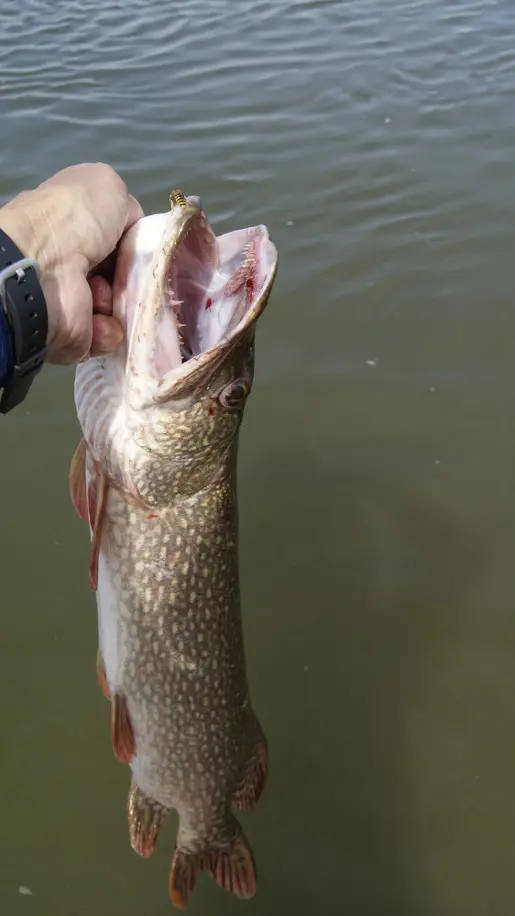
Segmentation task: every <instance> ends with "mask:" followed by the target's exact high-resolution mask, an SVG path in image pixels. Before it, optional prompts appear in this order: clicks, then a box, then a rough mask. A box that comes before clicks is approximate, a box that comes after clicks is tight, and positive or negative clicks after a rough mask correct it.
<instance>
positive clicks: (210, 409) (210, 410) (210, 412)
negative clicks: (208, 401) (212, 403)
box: [208, 407, 216, 417]
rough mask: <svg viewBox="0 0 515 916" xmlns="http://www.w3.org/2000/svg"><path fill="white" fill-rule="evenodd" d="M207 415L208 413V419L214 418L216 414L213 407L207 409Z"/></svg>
mask: <svg viewBox="0 0 515 916" xmlns="http://www.w3.org/2000/svg"><path fill="white" fill-rule="evenodd" d="M208 413H209V416H210V417H214V415H215V413H216V411H215V408H214V407H209V408H208Z"/></svg>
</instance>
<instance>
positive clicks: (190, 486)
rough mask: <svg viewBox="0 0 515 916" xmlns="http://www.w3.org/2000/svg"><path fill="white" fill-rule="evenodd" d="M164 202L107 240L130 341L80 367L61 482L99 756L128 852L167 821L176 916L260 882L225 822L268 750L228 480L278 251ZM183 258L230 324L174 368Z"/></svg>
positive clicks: (255, 788) (146, 847)
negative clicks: (107, 735)
mask: <svg viewBox="0 0 515 916" xmlns="http://www.w3.org/2000/svg"><path fill="white" fill-rule="evenodd" d="M170 200H171V210H170V213H169V214H163V215H162V217H161V218H155V217H147V218H145V219H143V220H141V221H140V223H139V224H136V226H135V227H133V229H131V230H130V231H129V233H128V234H127V236H126V237H125V238H124V240H122V243H121V245H120V249H119V254H118V263H117V268H116V273H115V281H114V314H115V315H116V316H117V317H118V318H119V319H120V320H122V323H124V321H125V317H126V314H127V313H130V314H132V315H133V325H132V327H129V328H128V332H129V333H128V339H127V340H126V341H124V343H123V344H121V345H120V347H119V348H118V350H117V351H116V352H115V353H114V354H112V355H111V356H108V357H102V358H97V359H91V360H89V361H88V362H87V363H84V364H81V365H79V366H78V367H77V371H76V379H75V403H76V407H77V415H78V418H79V422H80V424H81V427H82V432H83V439H82V440H81V443H80V444H79V446H78V448H77V451H76V453H75V455H74V458H73V460H72V467H71V471H70V487H71V495H72V499H73V502H74V504H75V506H76V508H77V511H78V512H79V514H80V516H81V518H83V519H84V521H86V522H87V523H88V525H89V529H90V539H91V547H90V581H91V584H92V586H93V588H94V589H95V591H96V598H97V610H98V631H99V650H98V656H97V677H98V681H99V684H100V686H101V688H102V691H103V692H104V694H105V696H106V697H107V698H108V699H109V701H110V703H111V738H112V746H113V750H114V753H115V755H116V757H117V758H118V759H119V760H120V761H121V762H122V763H125V764H128V765H129V766H130V769H131V772H132V778H131V785H130V790H129V796H128V800H127V812H128V822H129V835H130V841H131V845H132V847H133V849H134V850H135V851H136V852H137V853H138V854H139V855H141V856H143V857H147V856H149V855H151V854H152V852H153V850H154V849H155V846H156V843H157V841H158V837H159V831H160V829H161V826H162V824H163V822H164V820H165V819H166V816H167V814H168V812H169V811H170V810H172V809H175V810H176V811H177V813H178V817H179V828H178V833H177V840H176V847H175V851H174V855H173V859H172V865H171V870H170V878H169V893H170V898H171V900H172V902H173V903H174V905H176V906H178V907H184V906H186V905H187V903H188V899H189V895H190V893H191V891H192V889H193V887H194V884H195V880H196V876H197V874H198V872H199V871H202V870H205V871H207V872H208V873H209V874H210V875H211V877H212V878H213V879H214V881H215V882H216V883H217V884H218V885H219V886H220V887H222V888H224V889H226V890H229V891H232V892H233V893H234V894H236V895H237V896H239V897H241V898H247V897H251V896H252V895H253V894H254V892H255V889H256V867H255V863H254V857H253V853H252V851H251V848H250V846H249V843H248V841H247V839H246V837H245V835H244V833H243V830H242V827H241V824H240V822H239V820H238V819H237V817H236V814H235V812H238V811H246V810H248V809H250V808H252V807H253V805H254V804H255V803H256V802H257V800H258V799H259V797H260V795H261V793H262V791H263V789H264V787H265V784H266V781H267V773H268V749H267V742H266V739H265V736H264V734H263V731H262V729H261V725H260V723H259V721H258V718H257V716H256V714H255V712H254V710H253V707H252V703H251V699H250V693H249V686H248V681H247V673H246V665H245V653H244V642H243V630H242V620H241V608H240V585H239V571H238V511H237V484H236V472H237V460H238V437H239V431H240V426H241V421H242V418H243V412H244V407H245V403H246V399H247V397H248V394H249V392H250V390H251V387H252V380H253V375H254V336H255V326H256V322H257V319H258V317H259V315H260V314H261V313H262V311H263V309H264V308H265V305H266V303H267V301H268V297H269V294H270V290H271V287H272V285H273V281H274V277H275V272H276V266H277V253H276V251H275V248H274V246H273V245H272V243H271V242H270V241H269V239H268V234H267V233H266V230H265V229H264V227H254V228H253V229H251V230H240V231H238V232H237V233H228V234H227V235H226V236H222V237H220V239H216V238H215V236H214V234H213V232H212V230H211V227H210V226H209V223H208V222H207V219H206V217H205V214H204V213H203V211H202V210H201V207H200V202H199V201H198V199H197V198H187V197H186V196H185V195H183V194H182V192H174V194H172V195H171V198H170ZM250 233H252V238H253V257H254V258H255V264H254V263H250V262H249V261H247V262H246V267H245V270H246V272H247V274H249V272H250V274H249V275H252V277H253V276H254V275H253V271H255V272H256V276H257V271H258V269H259V270H260V275H262V276H263V277H264V281H263V283H262V284H261V286H260V287H259V288H257V289H256V292H255V295H254V298H252V297H251V296H249V292H248V288H247V289H244V290H243V292H242V295H244V296H245V299H238V296H237V293H238V290H239V285H238V280H237V279H236V280H235V279H234V274H235V271H236V270H237V268H234V269H233V267H232V266H231V265H232V263H233V262H234V253H235V248H237V247H238V244H240V240H241V245H240V247H241V251H242V252H244V249H245V246H246V245H247V243H248V238H249V234H250ZM181 246H182V247H181ZM185 248H186V250H187V256H186V261H185V263H186V264H188V269H190V270H192V271H196V270H198V276H199V278H200V279H197V278H196V277H193V278H192V282H191V284H190V285H191V288H197V287H198V286H199V284H200V282H201V280H202V283H206V297H208V296H209V297H210V301H211V298H214V297H215V293H212V294H210V289H209V272H210V271H211V270H212V271H215V270H217V271H219V272H220V276H221V277H222V279H223V282H222V283H221V282H220V281H219V279H217V276H215V277H214V279H213V284H214V289H220V288H223V286H224V285H227V286H228V287H229V288H230V290H231V295H232V296H233V299H234V301H233V300H231V302H230V303H229V305H230V307H234V309H235V311H236V313H237V314H238V319H237V321H236V327H234V328H233V329H232V331H231V333H230V334H227V335H225V336H224V338H223V339H221V340H219V342H218V343H217V344H216V345H215V346H210V347H208V348H207V349H206V350H203V349H199V350H198V352H196V353H192V355H191V357H190V358H189V359H187V360H185V361H184V359H183V356H182V355H181V350H180V337H179V334H180V331H179V329H178V327H177V322H175V321H172V322H169V321H167V319H166V315H167V311H166V310H167V309H170V308H172V309H173V308H174V305H173V304H174V303H175V302H176V301H177V299H178V290H174V289H171V287H170V282H171V281H170V276H177V275H178V271H177V270H176V271H175V273H174V274H170V272H169V271H170V268H169V265H170V264H171V263H172V259H173V258H175V259H180V258H181V256H182V255H181V252H182V251H184V250H185ZM243 257H245V253H244V254H243ZM173 263H175V264H176V266H177V263H178V261H177V260H176V261H174V262H173ZM197 263H198V268H197ZM240 263H241V260H240ZM206 265H207V266H206ZM226 265H228V266H226ZM224 270H225V271H226V274H224V273H223V271H224ZM183 273H184V268H183ZM120 277H122V278H123V282H122V281H120V280H119V278H120ZM117 278H118V280H117ZM231 278H232V279H231ZM193 281H195V282H193ZM240 285H241V284H240ZM256 286H259V284H257V283H256ZM171 303H172V305H171ZM222 306H223V302H222V303H220V308H221V307H222ZM224 307H225V308H226V309H227V307H228V306H227V304H226V305H225V306H224ZM182 308H185V309H186V308H188V302H187V301H184V302H183V305H182ZM240 313H241V316H242V317H241V320H240V317H239V316H240ZM166 335H169V336H168V338H167V339H166V340H165V339H164V338H165V336H166ZM170 335H171V336H170ZM173 335H176V336H175V337H174V336H173ZM210 335H211V336H210V339H211V337H212V336H213V335H212V333H211V332H210ZM160 370H162V373H163V372H164V374H161V375H160Z"/></svg>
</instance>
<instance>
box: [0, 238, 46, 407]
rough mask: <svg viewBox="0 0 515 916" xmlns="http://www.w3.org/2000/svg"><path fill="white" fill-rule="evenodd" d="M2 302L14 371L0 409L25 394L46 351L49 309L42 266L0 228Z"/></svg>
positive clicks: (6, 385)
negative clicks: (42, 286)
mask: <svg viewBox="0 0 515 916" xmlns="http://www.w3.org/2000/svg"><path fill="white" fill-rule="evenodd" d="M0 306H1V307H2V308H3V310H4V312H5V316H6V320H7V326H8V329H9V334H10V336H11V344H12V351H13V367H12V371H11V373H10V375H9V377H8V379H7V381H6V382H5V385H4V390H3V394H2V399H1V400H0V413H8V412H9V411H10V410H12V408H13V407H16V406H17V405H18V404H21V402H22V401H23V400H24V399H25V398H26V396H27V394H28V391H29V388H30V386H31V385H32V382H33V381H34V378H35V377H36V375H37V374H38V372H39V371H40V370H41V368H42V366H43V363H44V361H45V355H46V352H47V346H46V339H47V334H48V313H47V306H46V302H45V296H44V293H43V290H42V288H41V284H40V268H39V264H38V262H37V261H35V260H34V259H33V258H26V257H24V255H23V254H22V252H21V251H20V249H19V248H18V247H17V245H15V244H14V242H13V240H12V239H11V238H10V237H9V236H8V235H7V233H6V232H4V231H3V230H2V229H0Z"/></svg>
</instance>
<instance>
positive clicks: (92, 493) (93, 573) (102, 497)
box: [88, 475, 109, 592]
mask: <svg viewBox="0 0 515 916" xmlns="http://www.w3.org/2000/svg"><path fill="white" fill-rule="evenodd" d="M108 491H109V485H108V483H107V478H106V477H104V476H103V475H102V476H100V477H97V479H96V480H95V481H92V482H91V483H90V485H89V487H88V504H89V520H90V521H89V523H90V526H91V530H92V538H91V554H90V558H89V581H90V583H91V588H92V589H93V591H94V592H96V590H97V586H98V555H99V553H100V543H101V541H102V522H103V520H104V514H105V507H106V503H107V494H108Z"/></svg>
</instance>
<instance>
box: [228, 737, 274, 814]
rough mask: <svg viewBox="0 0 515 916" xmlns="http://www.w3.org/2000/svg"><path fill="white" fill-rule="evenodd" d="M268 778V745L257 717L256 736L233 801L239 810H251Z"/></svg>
mask: <svg viewBox="0 0 515 916" xmlns="http://www.w3.org/2000/svg"><path fill="white" fill-rule="evenodd" d="M267 779H268V746H267V741H266V738H265V735H264V733H263V731H262V729H261V726H260V725H259V723H258V721H257V719H256V738H255V740H254V744H253V746H252V750H251V753H250V756H249V758H248V760H247V762H246V764H245V767H244V769H243V775H242V778H241V781H240V784H239V786H238V788H237V789H236V791H235V793H234V795H233V799H232V803H233V805H234V807H235V808H236V810H237V811H249V810H250V809H251V808H253V807H254V805H256V804H257V803H258V801H259V799H260V798H261V795H262V794H263V792H264V790H265V787H266V783H267Z"/></svg>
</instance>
